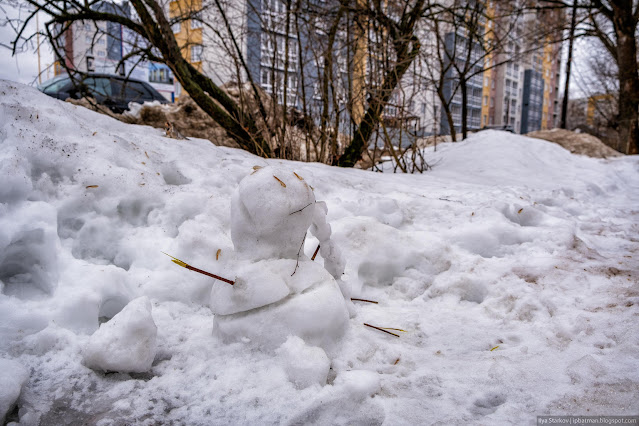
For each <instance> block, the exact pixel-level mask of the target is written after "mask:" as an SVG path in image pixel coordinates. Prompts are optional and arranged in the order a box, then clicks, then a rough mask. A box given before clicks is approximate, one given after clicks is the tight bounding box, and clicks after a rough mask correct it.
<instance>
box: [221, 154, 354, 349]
mask: <svg viewBox="0 0 639 426" xmlns="http://www.w3.org/2000/svg"><path fill="white" fill-rule="evenodd" d="M326 213H327V207H326V204H325V203H323V202H317V201H316V200H315V195H314V193H313V189H312V188H311V187H310V186H309V185H308V183H307V182H306V181H305V180H304V178H303V177H302V176H300V175H298V174H297V173H295V172H293V171H289V170H286V169H281V168H276V167H270V166H269V167H255V170H254V172H253V173H251V174H250V175H248V176H246V177H245V178H244V179H242V181H241V182H240V184H239V187H238V188H237V190H236V191H235V193H234V194H233V198H232V201H231V239H232V241H233V245H234V247H235V254H234V256H233V258H234V259H233V262H232V270H233V272H234V274H235V276H236V280H235V283H234V285H232V286H229V285H219V284H216V285H214V286H213V289H212V292H211V303H210V305H211V309H212V311H213V313H214V314H215V320H214V330H215V333H216V334H217V335H218V336H220V337H221V338H222V339H223V340H225V341H237V340H242V341H247V339H249V340H250V341H252V342H255V343H257V344H259V345H261V346H264V347H267V348H271V349H274V348H277V347H279V346H280V345H281V344H282V343H284V342H285V341H286V340H287V338H288V337H289V336H297V337H300V338H301V339H303V340H304V341H305V342H306V343H308V344H309V345H313V346H319V347H321V348H323V349H324V350H326V351H327V352H330V351H331V350H332V349H333V348H334V347H335V345H336V343H337V342H338V341H339V338H340V337H341V335H343V333H344V332H345V330H346V328H347V326H348V319H349V311H350V312H352V302H351V301H350V291H349V289H348V287H347V286H346V284H345V283H344V282H342V280H341V275H342V273H343V272H344V262H343V260H342V257H341V255H340V252H339V250H338V249H337V247H336V246H335V245H334V243H333V242H332V241H331V240H330V236H331V228H330V225H329V224H328V223H326ZM309 228H310V232H311V234H312V235H314V236H315V237H316V238H317V239H318V240H319V242H320V247H321V251H320V253H321V255H322V257H323V259H324V266H322V265H321V264H320V263H319V262H314V261H312V260H311V259H309V258H308V257H307V256H306V255H305V254H304V242H305V239H306V235H307V232H309Z"/></svg>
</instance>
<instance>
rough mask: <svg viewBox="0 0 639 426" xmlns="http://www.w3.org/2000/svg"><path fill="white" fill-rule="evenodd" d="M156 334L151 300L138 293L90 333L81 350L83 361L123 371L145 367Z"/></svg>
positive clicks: (92, 365)
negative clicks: (85, 344) (138, 295)
mask: <svg viewBox="0 0 639 426" xmlns="http://www.w3.org/2000/svg"><path fill="white" fill-rule="evenodd" d="M156 336H157V327H156V326H155V323H154V322H153V317H152V316H151V302H150V301H149V299H148V298H146V297H139V298H137V299H135V300H133V301H131V302H130V303H129V304H128V305H126V306H125V307H124V309H122V310H121V311H120V312H119V313H118V314H116V315H115V316H114V317H113V318H112V319H111V320H110V321H109V322H107V323H105V324H102V325H101V326H100V328H99V329H98V331H96V332H95V333H93V335H91V338H90V339H89V343H88V344H87V347H86V349H85V352H84V365H86V366H87V367H89V368H93V369H96V370H103V371H119V372H123V373H143V372H145V371H148V370H149V369H150V368H151V364H152V363H153V359H154V358H155V351H156V346H157V344H156Z"/></svg>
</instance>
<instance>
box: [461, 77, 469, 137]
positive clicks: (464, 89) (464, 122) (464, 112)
mask: <svg viewBox="0 0 639 426" xmlns="http://www.w3.org/2000/svg"><path fill="white" fill-rule="evenodd" d="M459 85H460V89H461V95H462V104H461V131H462V140H463V139H466V138H467V137H468V86H467V85H466V77H465V76H463V75H462V76H460V79H459Z"/></svg>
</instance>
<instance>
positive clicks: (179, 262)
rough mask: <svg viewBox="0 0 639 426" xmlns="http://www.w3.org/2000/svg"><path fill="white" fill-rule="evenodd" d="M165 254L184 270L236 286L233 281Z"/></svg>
mask: <svg viewBox="0 0 639 426" xmlns="http://www.w3.org/2000/svg"><path fill="white" fill-rule="evenodd" d="M162 253H164V252H162ZM164 254H166V255H167V256H169V257H170V258H172V262H173V263H175V264H176V265H180V266H181V267H183V268H186V269H189V270H191V271H194V272H198V273H200V274H202V275H207V276H209V277H211V278H215V279H216V280H220V281H224V282H225V283H229V284H231V285H234V284H235V281H231V280H229V279H226V278H222V277H220V276H219V275H215V274H212V273H210V272H206V271H203V270H201V269H198V268H196V267H194V266H191V265H189V264H188V263H186V262H184V261H182V260H180V259H178V258H177V257H173V256H171V255H170V254H167V253H164Z"/></svg>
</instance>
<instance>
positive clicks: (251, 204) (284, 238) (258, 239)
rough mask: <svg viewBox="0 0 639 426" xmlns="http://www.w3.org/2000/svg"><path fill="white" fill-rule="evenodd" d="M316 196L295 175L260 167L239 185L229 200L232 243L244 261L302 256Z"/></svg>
mask: <svg viewBox="0 0 639 426" xmlns="http://www.w3.org/2000/svg"><path fill="white" fill-rule="evenodd" d="M314 207H315V195H313V191H312V190H311V188H310V187H309V186H308V184H307V183H306V182H305V181H304V180H303V178H301V177H300V176H299V175H297V174H295V173H294V172H291V171H287V170H284V169H278V168H275V167H263V168H260V169H258V170H256V171H255V172H254V173H252V174H250V175H249V176H246V177H245V178H244V179H242V181H241V182H240V185H239V187H238V189H237V190H236V191H235V193H234V194H233V199H232V200H231V239H232V240H233V245H234V246H235V250H236V251H237V252H238V253H239V254H240V255H242V256H243V257H245V258H247V259H254V260H259V259H269V258H283V259H296V258H297V257H298V254H299V253H303V249H304V246H303V244H304V239H305V236H306V231H307V230H308V228H309V226H311V221H312V218H313V210H314Z"/></svg>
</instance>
